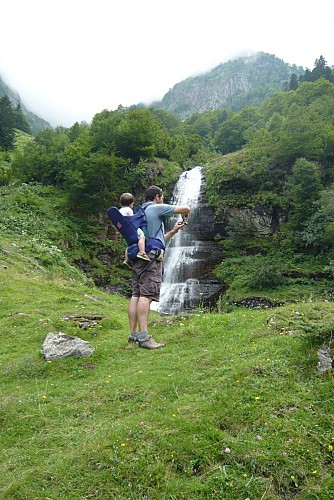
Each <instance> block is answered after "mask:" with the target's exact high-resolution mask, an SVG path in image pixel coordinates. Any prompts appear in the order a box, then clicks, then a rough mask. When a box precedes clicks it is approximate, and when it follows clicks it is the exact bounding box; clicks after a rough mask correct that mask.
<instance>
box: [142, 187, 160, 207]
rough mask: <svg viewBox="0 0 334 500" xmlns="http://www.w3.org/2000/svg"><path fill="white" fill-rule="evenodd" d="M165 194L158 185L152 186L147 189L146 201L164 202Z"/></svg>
mask: <svg viewBox="0 0 334 500" xmlns="http://www.w3.org/2000/svg"><path fill="white" fill-rule="evenodd" d="M163 198H164V194H163V192H162V189H161V188H159V187H158V186H150V187H149V188H148V189H147V191H146V201H153V203H163Z"/></svg>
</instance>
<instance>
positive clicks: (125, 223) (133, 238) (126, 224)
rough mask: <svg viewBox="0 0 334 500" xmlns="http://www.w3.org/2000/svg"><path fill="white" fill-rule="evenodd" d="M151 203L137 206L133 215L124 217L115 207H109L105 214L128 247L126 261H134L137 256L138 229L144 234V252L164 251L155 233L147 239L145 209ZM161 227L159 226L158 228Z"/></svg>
mask: <svg viewBox="0 0 334 500" xmlns="http://www.w3.org/2000/svg"><path fill="white" fill-rule="evenodd" d="M150 204H151V203H145V204H144V205H143V206H139V207H138V210H137V211H136V213H135V214H133V215H130V216H128V217H124V216H123V215H122V214H121V212H120V211H119V210H118V208H117V207H111V208H109V209H108V210H107V214H108V217H109V219H110V220H111V222H112V223H113V225H114V226H115V228H116V229H117V230H118V231H119V232H120V233H121V235H122V236H123V238H124V239H125V241H126V244H127V246H128V248H127V252H128V259H129V260H135V259H136V257H137V254H138V251H139V249H138V231H137V230H138V228H140V229H142V231H143V232H144V234H145V237H146V240H145V251H146V253H149V252H150V251H151V250H164V249H165V246H164V244H163V243H162V241H160V240H158V239H157V234H158V232H159V230H160V228H159V229H158V231H157V232H156V234H155V235H154V237H153V238H151V237H149V235H148V232H147V220H146V214H145V209H146V207H148V205H150ZM160 227H161V226H160Z"/></svg>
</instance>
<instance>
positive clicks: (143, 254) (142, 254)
mask: <svg viewBox="0 0 334 500" xmlns="http://www.w3.org/2000/svg"><path fill="white" fill-rule="evenodd" d="M137 258H138V259H142V260H148V262H151V259H150V258H149V256H148V255H147V253H146V252H139V253H137Z"/></svg>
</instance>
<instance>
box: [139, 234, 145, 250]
mask: <svg viewBox="0 0 334 500" xmlns="http://www.w3.org/2000/svg"><path fill="white" fill-rule="evenodd" d="M138 248H139V252H140V253H145V236H142V237H141V238H139V240H138Z"/></svg>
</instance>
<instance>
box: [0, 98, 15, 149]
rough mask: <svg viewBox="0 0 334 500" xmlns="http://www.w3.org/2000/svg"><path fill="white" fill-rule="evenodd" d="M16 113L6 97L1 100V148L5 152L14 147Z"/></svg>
mask: <svg viewBox="0 0 334 500" xmlns="http://www.w3.org/2000/svg"><path fill="white" fill-rule="evenodd" d="M14 125H15V120H14V112H13V107H12V103H11V102H10V100H9V97H7V96H6V95H5V96H3V97H1V99H0V147H1V148H2V149H4V150H5V151H7V150H9V149H13V146H14Z"/></svg>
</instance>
